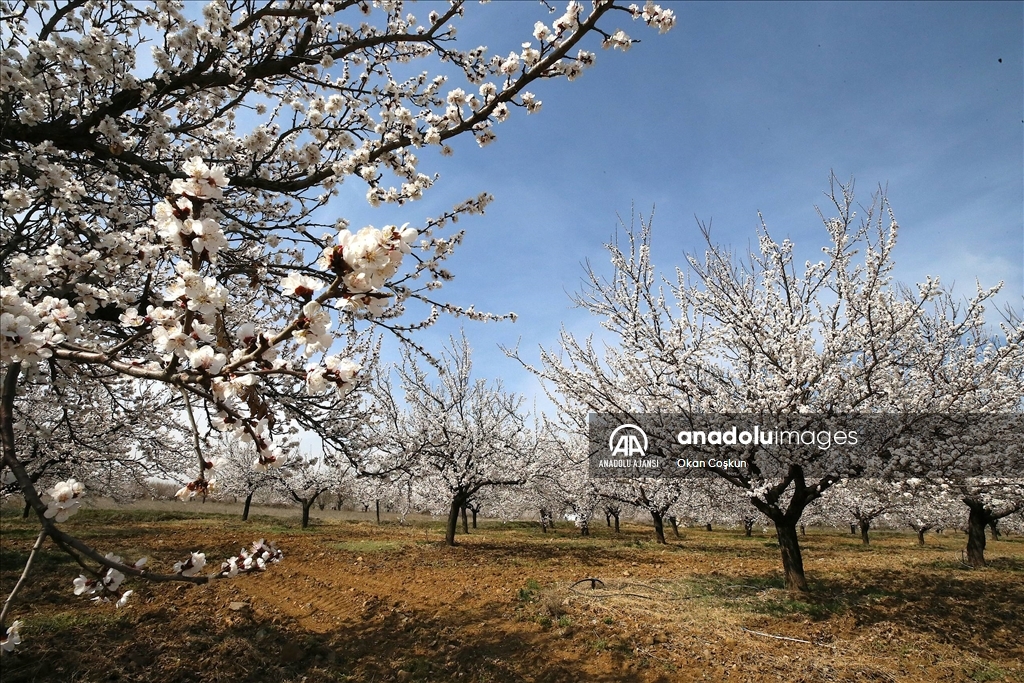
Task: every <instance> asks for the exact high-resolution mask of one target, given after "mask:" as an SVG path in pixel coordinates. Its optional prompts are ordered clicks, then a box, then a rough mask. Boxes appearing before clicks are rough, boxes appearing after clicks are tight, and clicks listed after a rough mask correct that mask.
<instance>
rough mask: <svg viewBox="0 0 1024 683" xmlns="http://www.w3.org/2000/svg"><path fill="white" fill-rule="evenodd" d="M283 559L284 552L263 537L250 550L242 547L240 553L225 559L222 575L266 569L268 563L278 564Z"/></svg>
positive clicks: (234, 574) (231, 575)
mask: <svg viewBox="0 0 1024 683" xmlns="http://www.w3.org/2000/svg"><path fill="white" fill-rule="evenodd" d="M283 559H284V553H282V552H281V551H280V550H278V548H277V546H276V545H274V543H273V542H267V541H265V540H264V539H262V538H261V539H260V540H258V541H256V542H254V543H253V544H252V547H251V548H249V549H248V550H246V549H245V548H242V549H241V550H240V551H239V553H238V555H235V556H233V557H229V558H228V559H227V560H225V561H224V562H223V563H222V564H221V566H220V576H222V577H225V578H230V577H233V576H237V575H238V574H246V573H249V572H255V571H264V570H265V569H266V568H267V565H270V564H277V563H278V562H280V561H281V560H283Z"/></svg>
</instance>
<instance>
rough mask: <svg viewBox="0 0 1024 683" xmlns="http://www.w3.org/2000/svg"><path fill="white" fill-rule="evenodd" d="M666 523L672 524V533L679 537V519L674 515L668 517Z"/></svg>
mask: <svg viewBox="0 0 1024 683" xmlns="http://www.w3.org/2000/svg"><path fill="white" fill-rule="evenodd" d="M668 523H669V524H671V525H672V533H673V534H675V537H676V538H679V537H680V536H679V521H678V520H677V519H676V516H675V515H672V516H671V517H669V518H668Z"/></svg>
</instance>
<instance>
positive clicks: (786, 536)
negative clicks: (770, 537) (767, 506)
mask: <svg viewBox="0 0 1024 683" xmlns="http://www.w3.org/2000/svg"><path fill="white" fill-rule="evenodd" d="M775 535H776V536H777V537H778V539H779V548H780V549H781V550H782V571H783V573H784V574H785V577H786V588H787V589H789V590H791V591H800V592H801V593H806V592H807V578H806V577H805V576H804V560H803V557H802V556H801V554H800V541H799V539H798V537H797V535H796V524H795V523H793V522H784V521H775Z"/></svg>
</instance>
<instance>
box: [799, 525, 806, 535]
mask: <svg viewBox="0 0 1024 683" xmlns="http://www.w3.org/2000/svg"><path fill="white" fill-rule="evenodd" d="M800 535H801V536H806V535H807V525H806V524H801V525H800Z"/></svg>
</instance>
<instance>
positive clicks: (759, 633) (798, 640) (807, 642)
mask: <svg viewBox="0 0 1024 683" xmlns="http://www.w3.org/2000/svg"><path fill="white" fill-rule="evenodd" d="M740 630H741V631H746V632H747V633H753V634H754V635H755V636H764V637H765V638H775V639H776V640H788V641H791V642H794V643H804V644H805V645H820V646H821V647H833V648H834V647H835V645H831V644H829V643H818V642H815V641H813V640H804V639H803V638H790V637H789V636H776V635H773V634H771V633H765V632H764V631H754V630H752V629H749V628H743V627H742V626H741V627H740Z"/></svg>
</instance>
